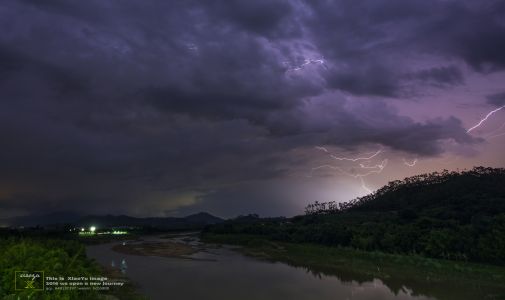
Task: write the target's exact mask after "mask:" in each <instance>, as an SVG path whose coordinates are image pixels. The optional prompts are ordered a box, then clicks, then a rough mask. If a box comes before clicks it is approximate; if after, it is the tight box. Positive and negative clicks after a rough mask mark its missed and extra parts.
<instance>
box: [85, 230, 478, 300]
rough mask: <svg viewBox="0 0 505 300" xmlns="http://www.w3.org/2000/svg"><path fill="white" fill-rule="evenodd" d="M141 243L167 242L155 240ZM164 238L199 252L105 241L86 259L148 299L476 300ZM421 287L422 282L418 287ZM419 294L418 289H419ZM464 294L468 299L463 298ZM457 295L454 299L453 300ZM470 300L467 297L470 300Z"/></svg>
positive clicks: (450, 290)
mask: <svg viewBox="0 0 505 300" xmlns="http://www.w3.org/2000/svg"><path fill="white" fill-rule="evenodd" d="M143 239H144V240H150V241H167V239H166V238H165V239H162V238H161V237H145V238H143ZM170 240H173V241H177V242H183V243H189V244H191V245H193V246H197V247H198V248H199V249H200V251H199V252H197V253H195V254H193V255H190V256H189V257H188V258H189V259H183V258H167V257H156V256H135V255H126V254H122V253H117V252H114V251H112V250H111V247H112V246H114V245H115V244H118V243H119V242H118V243H109V244H102V245H94V246H88V247H87V255H88V257H90V258H93V259H95V260H97V261H98V262H99V263H100V264H103V265H106V266H110V265H111V262H112V261H115V263H116V265H118V264H119V262H121V261H122V260H123V259H125V260H126V262H127V265H128V269H127V271H126V275H127V276H128V277H129V278H130V279H131V280H132V281H133V282H134V283H135V284H137V285H138V286H139V289H140V292H141V293H142V294H143V295H146V296H147V297H148V298H149V299H153V300H157V299H163V300H166V299H177V300H185V299H188V300H195V299H205V300H214V299H215V300H228V299H230V300H232V299H233V300H234V299H240V300H249V299H251V300H252V299H255V300H256V299H262V300H269V299H272V300H274V299H275V300H279V299H290V300H302V299H307V300H309V299H310V300H313V299H318V300H326V299H332V300H339V299H342V300H345V299H354V300H368V299H369V300H372V299H373V300H381V299H398V300H400V299H419V300H421V299H439V300H440V299H479V298H475V296H476V295H475V294H473V295H472V294H469V293H466V292H465V291H462V290H457V291H456V290H453V289H454V288H456V287H446V288H445V289H444V288H442V290H441V291H440V288H438V289H439V290H438V291H437V290H436V291H435V293H438V294H439V295H433V293H431V292H429V291H430V289H429V287H428V288H426V287H424V290H426V291H428V292H427V293H426V294H428V295H426V294H423V293H419V292H418V291H417V292H415V291H413V290H411V288H409V287H407V286H404V285H402V283H401V282H400V283H398V282H394V283H388V284H386V283H384V282H382V281H381V280H379V279H373V278H371V279H368V280H367V279H362V278H361V279H359V278H356V279H354V278H352V277H349V275H345V276H337V275H335V276H333V275H332V276H329V275H322V274H318V273H314V272H310V271H308V270H307V269H304V268H297V267H293V266H289V265H287V264H284V263H279V262H276V263H274V262H267V261H263V260H258V259H255V258H251V257H247V256H244V255H242V254H240V253H239V252H237V251H234V250H233V248H232V247H215V246H213V245H206V244H202V243H200V242H199V240H198V238H197V237H196V236H194V235H193V236H174V237H172V238H170ZM421 284H422V283H421ZM421 290H423V289H421ZM466 296H468V298H467V297H466ZM453 297H457V298H453ZM470 297H472V298H470Z"/></svg>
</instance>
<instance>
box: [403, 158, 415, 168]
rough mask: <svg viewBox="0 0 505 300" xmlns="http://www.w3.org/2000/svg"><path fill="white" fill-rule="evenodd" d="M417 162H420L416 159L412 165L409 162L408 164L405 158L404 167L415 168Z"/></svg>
mask: <svg viewBox="0 0 505 300" xmlns="http://www.w3.org/2000/svg"><path fill="white" fill-rule="evenodd" d="M417 161H418V160H417V158H416V159H414V160H413V161H412V162H410V163H409V162H408V161H407V160H405V158H404V159H403V164H404V165H406V166H408V167H413V166H415V165H416V163H417Z"/></svg>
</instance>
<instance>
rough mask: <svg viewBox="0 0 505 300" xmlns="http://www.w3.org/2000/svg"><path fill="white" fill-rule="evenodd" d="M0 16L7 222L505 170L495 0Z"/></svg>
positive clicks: (220, 203)
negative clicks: (473, 169) (446, 173)
mask: <svg viewBox="0 0 505 300" xmlns="http://www.w3.org/2000/svg"><path fill="white" fill-rule="evenodd" d="M0 30H1V31H0V95H1V97H0V217H7V216H15V215H24V214H33V213H37V214H39V213H46V212H54V211H78V212H81V213H98V214H108V213H110V214H130V215H134V216H181V215H187V214H190V213H195V212H199V211H207V212H210V213H213V214H216V215H218V216H221V217H232V216H237V215H239V214H247V213H258V214H260V215H262V216H275V215H285V216H291V215H294V214H299V213H303V208H304V206H305V205H306V204H308V203H309V202H313V201H347V200H350V199H352V198H354V197H357V196H362V195H365V194H366V193H368V192H369V191H373V190H375V189H377V188H379V187H380V186H382V185H383V184H385V183H387V182H388V181H390V180H394V179H402V178H404V177H406V176H410V175H414V174H419V173H424V172H431V171H440V170H443V169H449V170H456V169H458V168H459V169H464V168H471V167H473V166H477V165H483V166H490V167H504V166H505V154H504V153H503V148H504V146H505V109H503V110H502V109H501V107H503V105H505V1H461V0H458V1H451V0H444V1H425V0H412V1H406V0H387V1H386V0H383V1H381V0H366V1H301V0H300V1H297V0H293V1H273V0H254V1H249V0H244V1H235V0H222V1H220V0H215V1H203V0H202V1H192V0H181V1H178V0H172V1H167V0H156V1H138V0H136V1H134V0H121V1H119V0H118V1H107V0H86V1H69V0H44V1H40V0H25V1H21V0H18V1H11V0H3V1H1V2H0ZM488 113H491V114H490V115H489V116H488V118H487V119H485V120H484V121H483V122H481V123H480V126H477V127H475V128H472V127H474V126H475V125H478V124H479V121H481V120H483V119H484V118H485V117H486V115H487V114H488ZM469 129H471V130H470V131H469Z"/></svg>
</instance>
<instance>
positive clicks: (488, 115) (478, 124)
mask: <svg viewBox="0 0 505 300" xmlns="http://www.w3.org/2000/svg"><path fill="white" fill-rule="evenodd" d="M503 108H505V105H503V106H501V107H498V108H497V109H495V110H492V111H490V112H489V113H488V114H487V115H486V116H485V117H484V118H482V119H481V120H480V121H479V123H477V124H475V125H474V126H473V127H471V128H469V129H468V130H467V131H466V132H467V133H469V132H471V131H472V130H474V129H475V128H478V127H480V125H482V123H484V122H486V121H487V119H488V118H489V117H491V116H492V115H493V114H494V113H496V112H498V111H500V110H502V109H503Z"/></svg>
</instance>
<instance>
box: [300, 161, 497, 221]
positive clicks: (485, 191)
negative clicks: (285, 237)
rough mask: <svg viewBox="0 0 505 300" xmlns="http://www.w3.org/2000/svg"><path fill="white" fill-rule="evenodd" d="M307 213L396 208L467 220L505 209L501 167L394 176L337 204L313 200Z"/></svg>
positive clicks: (410, 212)
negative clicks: (394, 178)
mask: <svg viewBox="0 0 505 300" xmlns="http://www.w3.org/2000/svg"><path fill="white" fill-rule="evenodd" d="M307 208H308V209H307V212H308V213H309V214H310V213H328V212H336V211H339V210H347V211H355V212H367V211H368V212H400V213H402V212H403V213H405V214H412V213H415V214H424V215H429V216H431V217H436V218H443V219H444V218H445V219H458V220H459V221H470V220H471V219H472V218H473V217H475V216H476V215H482V216H493V215H497V214H500V213H505V169H497V168H484V167H476V168H474V169H472V170H469V171H463V172H448V171H444V172H441V173H439V172H434V173H430V174H421V175H416V176H413V177H409V178H405V179H404V180H396V181H392V182H390V183H389V184H388V185H386V186H384V187H382V188H380V189H379V190H377V191H376V192H375V193H373V194H370V195H368V196H365V197H361V198H357V199H355V200H352V201H350V202H347V203H343V204H341V205H334V204H333V205H332V203H316V204H313V205H309V206H308V207H307Z"/></svg>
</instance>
